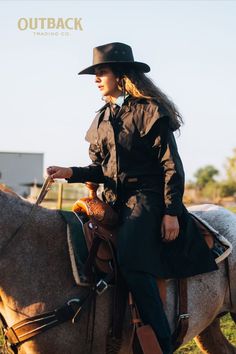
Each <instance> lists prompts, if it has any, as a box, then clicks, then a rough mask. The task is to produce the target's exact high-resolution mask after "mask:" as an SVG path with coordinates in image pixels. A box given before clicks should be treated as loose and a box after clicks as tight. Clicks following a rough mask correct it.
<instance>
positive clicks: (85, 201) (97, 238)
mask: <svg viewBox="0 0 236 354" xmlns="http://www.w3.org/2000/svg"><path fill="white" fill-rule="evenodd" d="M86 186H87V187H88V189H89V191H90V194H89V196H88V197H85V198H82V199H80V200H78V201H76V202H75V204H74V205H73V207H72V210H73V211H74V212H75V213H85V214H86V215H87V216H88V218H89V219H88V221H87V222H86V223H85V224H84V227H83V228H84V234H85V241H86V244H87V248H88V251H89V257H88V260H87V262H86V266H85V268H86V269H85V273H86V272H87V271H88V268H89V267H90V266H91V264H92V262H93V260H94V261H95V264H96V266H97V268H98V270H100V271H101V272H103V273H111V262H112V260H114V250H115V247H116V238H117V236H116V234H117V232H116V227H117V225H118V214H117V213H116V212H115V211H114V210H113V209H112V208H111V207H110V206H109V205H108V204H107V203H104V202H103V201H102V200H100V199H99V198H98V197H97V194H96V191H97V188H98V185H97V184H95V183H91V182H87V183H86Z"/></svg>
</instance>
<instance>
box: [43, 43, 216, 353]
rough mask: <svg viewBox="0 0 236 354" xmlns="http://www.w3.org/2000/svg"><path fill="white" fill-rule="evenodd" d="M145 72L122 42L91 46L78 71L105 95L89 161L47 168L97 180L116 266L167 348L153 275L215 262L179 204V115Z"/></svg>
mask: <svg viewBox="0 0 236 354" xmlns="http://www.w3.org/2000/svg"><path fill="white" fill-rule="evenodd" d="M148 71H150V68H149V66H148V65H147V64H145V63H141V62H137V61H135V60H134V58H133V53H132V49H131V47H130V46H128V45H126V44H123V43H109V44H105V45H102V46H99V47H96V48H94V52H93V65H92V66H90V67H88V68H86V69H85V70H82V71H81V72H80V73H79V74H80V75H81V74H92V75H95V83H96V84H97V86H98V89H99V90H100V92H101V93H102V96H103V99H105V101H106V104H105V105H104V106H103V107H102V108H101V109H100V110H99V111H98V113H97V115H96V117H95V119H94V121H93V123H92V125H91V127H90V128H89V130H88V132H87V135H86V140H87V141H88V142H89V143H90V148H89V153H90V158H91V160H92V164H90V165H89V166H87V167H69V168H65V167H59V166H51V167H49V168H48V170H47V171H48V174H49V175H50V176H51V177H52V178H66V179H67V180H68V182H86V181H91V182H97V183H104V192H103V198H104V199H105V201H106V202H107V203H109V204H110V205H112V206H113V207H114V208H115V209H116V210H117V211H118V212H119V215H120V226H119V235H118V236H119V237H118V250H117V253H118V261H119V265H120V269H121V271H122V274H123V276H124V278H125V280H126V282H127V284H128V287H129V288H130V290H131V291H132V293H133V296H134V298H135V301H136V304H137V306H138V309H139V312H140V315H141V318H142V320H143V322H144V323H146V324H150V325H151V326H152V328H153V330H154V332H155V334H156V336H157V338H158V341H159V343H160V345H161V348H162V350H163V353H164V354H170V353H172V346H171V333H170V328H169V324H168V321H167V318H166V315H165V312H164V310H163V306H162V302H161V299H160V295H159V291H158V288H157V286H156V277H162V278H180V277H187V276H191V275H195V274H199V273H204V272H209V271H213V270H216V269H217V266H216V264H215V261H214V258H213V256H212V255H211V253H210V251H209V249H208V247H207V246H206V244H205V242H204V241H203V239H202V237H201V235H199V231H198V229H197V228H196V226H195V224H194V223H193V221H192V219H191V218H190V216H189V214H188V212H187V210H186V209H185V207H184V206H183V203H182V197H183V192H184V171H183V166H182V162H181V159H180V157H179V154H178V150H177V146H176V142H175V138H174V135H173V132H174V131H175V130H177V129H178V128H179V127H180V125H181V123H182V119H181V117H180V114H179V112H178V111H177V109H176V107H175V105H174V104H173V103H172V102H171V101H170V100H169V99H168V98H167V97H166V96H165V95H164V94H163V93H162V92H161V90H160V89H158V88H157V87H156V86H155V85H154V84H153V83H152V81H151V80H150V79H149V78H147V77H146V76H145V73H146V72H148Z"/></svg>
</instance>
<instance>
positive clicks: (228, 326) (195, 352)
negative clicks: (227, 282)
mask: <svg viewBox="0 0 236 354" xmlns="http://www.w3.org/2000/svg"><path fill="white" fill-rule="evenodd" d="M221 329H222V332H223V333H224V335H225V336H226V338H227V339H228V340H229V341H230V343H231V344H233V345H235V346H236V325H235V323H234V322H233V321H232V319H231V317H230V315H229V314H227V315H225V316H224V317H222V319H221ZM175 353H176V354H201V353H202V352H201V351H200V350H199V349H198V347H197V345H196V344H195V342H194V340H191V341H190V342H188V343H187V344H185V345H184V346H183V347H181V348H180V349H178V350H176V352H175Z"/></svg>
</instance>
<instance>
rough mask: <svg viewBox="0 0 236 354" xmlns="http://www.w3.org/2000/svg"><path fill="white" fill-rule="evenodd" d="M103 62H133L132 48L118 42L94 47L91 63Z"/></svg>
mask: <svg viewBox="0 0 236 354" xmlns="http://www.w3.org/2000/svg"><path fill="white" fill-rule="evenodd" d="M105 62H134V56H133V52H132V48H131V47H130V46H129V45H127V44H124V43H119V42H114V43H108V44H104V45H101V46H99V47H95V48H94V49H93V65H97V64H100V63H105Z"/></svg>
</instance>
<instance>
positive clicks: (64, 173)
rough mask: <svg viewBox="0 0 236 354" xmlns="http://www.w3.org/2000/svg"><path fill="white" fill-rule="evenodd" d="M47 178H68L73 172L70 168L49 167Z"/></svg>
mask: <svg viewBox="0 0 236 354" xmlns="http://www.w3.org/2000/svg"><path fill="white" fill-rule="evenodd" d="M47 174H48V176H51V177H52V178H53V179H54V178H70V177H71V176H72V174H73V171H72V169H71V168H70V167H60V166H49V167H48V168H47Z"/></svg>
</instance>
